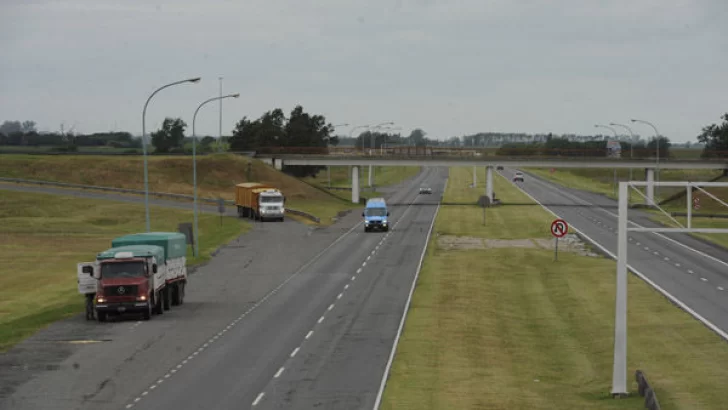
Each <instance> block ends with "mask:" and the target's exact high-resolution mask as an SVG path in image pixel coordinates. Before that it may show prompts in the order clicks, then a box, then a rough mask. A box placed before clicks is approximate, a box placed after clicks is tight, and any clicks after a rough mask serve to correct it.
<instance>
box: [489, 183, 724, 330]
mask: <svg viewBox="0 0 728 410" xmlns="http://www.w3.org/2000/svg"><path fill="white" fill-rule="evenodd" d="M514 172H515V170H511V169H506V170H504V171H503V172H502V173H501V175H503V176H504V177H506V178H508V179H509V181H512V177H513V173H514ZM525 174H526V180H525V182H523V183H517V185H518V186H519V187H520V188H521V189H523V190H524V191H525V192H527V193H528V194H529V195H531V196H532V197H534V198H535V199H536V200H538V201H539V202H541V203H542V204H544V205H545V206H547V208H549V209H550V210H551V211H553V212H554V213H556V214H557V215H559V216H560V217H561V218H563V219H565V220H566V221H567V222H568V223H569V224H570V225H572V226H575V227H576V228H577V229H579V230H580V231H582V232H583V233H584V234H586V235H587V236H589V237H590V238H592V239H593V240H595V241H596V242H598V243H599V244H600V245H602V246H603V247H604V248H606V249H607V250H609V251H610V252H612V253H613V254H615V255H616V254H617V202H616V201H614V200H612V199H610V198H607V197H605V196H601V195H595V194H593V193H587V192H583V191H578V190H575V189H570V188H564V187H561V186H559V185H557V184H554V183H551V182H548V181H546V180H543V179H540V178H536V177H534V176H533V175H531V174H528V173H525ZM629 219H630V221H632V222H635V223H638V224H640V225H642V226H658V224H656V223H654V222H650V221H648V214H647V213H645V212H642V211H639V210H635V209H630V211H629ZM544 229H548V227H544ZM628 238H629V243H628V245H629V246H628V260H627V263H628V265H629V266H630V267H631V268H633V269H635V270H637V271H639V272H640V273H642V274H643V275H645V276H646V277H647V278H648V279H649V280H651V281H653V282H654V283H656V284H657V285H658V286H659V287H661V288H662V289H664V290H665V291H667V292H668V293H670V294H671V295H672V296H674V297H675V298H677V299H678V300H679V301H681V302H682V303H684V304H685V305H686V306H687V307H688V308H690V309H692V310H693V311H695V312H696V313H697V314H699V315H700V316H702V317H703V318H705V319H706V320H708V321H709V322H710V323H712V324H713V325H715V326H716V327H717V328H718V329H720V330H722V331H723V332H728V263H726V261H728V251H726V250H724V249H722V248H720V247H718V246H714V245H710V244H707V243H705V242H704V241H701V240H698V239H696V238H693V237H691V236H690V235H688V234H671V235H670V236H669V237H667V236H665V235H663V234H655V233H647V232H644V233H642V232H631V233H630V234H629V235H628ZM632 303H634V301H633V302H632Z"/></svg>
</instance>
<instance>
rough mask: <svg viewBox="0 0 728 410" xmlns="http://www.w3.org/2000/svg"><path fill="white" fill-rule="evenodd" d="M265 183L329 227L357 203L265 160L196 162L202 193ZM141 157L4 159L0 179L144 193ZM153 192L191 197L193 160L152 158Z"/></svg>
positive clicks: (215, 194)
mask: <svg viewBox="0 0 728 410" xmlns="http://www.w3.org/2000/svg"><path fill="white" fill-rule="evenodd" d="M249 163H250V164H252V165H251V172H250V181H255V182H264V183H267V184H271V185H273V186H276V187H279V188H280V189H281V190H282V191H283V193H284V195H286V198H287V205H288V206H290V207H291V208H294V209H299V210H302V211H305V212H308V213H310V214H313V215H315V216H317V217H319V218H321V223H322V224H329V223H330V222H331V220H332V219H331V218H332V217H335V216H336V215H337V214H338V213H339V212H341V211H344V210H347V209H351V208H352V207H354V206H355V205H353V204H351V203H350V202H347V201H346V200H344V199H342V198H341V197H338V196H334V195H330V194H328V193H327V192H324V191H322V190H319V189H316V188H314V187H312V186H310V185H308V184H305V183H302V182H301V181H300V180H298V179H297V178H294V177H291V176H289V175H286V174H283V173H281V172H278V171H276V170H275V169H274V168H273V167H271V166H268V165H266V164H264V163H262V162H261V161H258V160H251V159H250V158H248V157H243V156H240V155H233V154H219V155H217V154H216V155H206V156H200V157H198V159H197V182H198V195H199V196H200V197H206V198H224V199H234V192H235V189H234V186H235V184H238V183H241V182H247V181H248V164H249ZM143 169H144V168H143V162H142V158H141V157H123V156H118V157H117V156H89V155H84V156H80V155H79V156H66V155H63V156H50V155H0V177H12V178H25V179H37V180H44V181H54V182H69V183H76V184H84V185H98V186H107V187H115V188H130V189H144V180H143V172H144V171H143ZM149 189H150V190H151V191H155V192H169V193H177V194H187V195H192V193H193V186H192V159H191V158H190V157H174V156H168V157H163V156H150V157H149Z"/></svg>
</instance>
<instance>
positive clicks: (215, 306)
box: [0, 168, 447, 410]
mask: <svg viewBox="0 0 728 410" xmlns="http://www.w3.org/2000/svg"><path fill="white" fill-rule="evenodd" d="M446 176H447V169H437V168H432V169H426V170H425V171H423V172H422V173H421V174H420V175H418V176H417V177H415V178H414V180H412V181H409V182H408V183H407V184H406V185H405V184H403V185H401V186H400V189H399V190H398V191H397V192H394V193H393V194H392V195H391V197H390V198H389V199H388V202H390V203H392V204H396V206H393V207H392V208H391V217H390V220H391V221H392V223H394V227H393V229H392V230H390V232H389V233H383V232H381V233H380V232H371V233H365V232H364V228H363V226H362V224H361V223H360V221H361V217H360V214H359V212H358V211H356V212H354V213H352V214H349V215H348V216H346V217H344V218H342V219H341V220H340V221H339V222H337V224H336V225H335V226H334V227H332V228H326V229H312V228H310V227H306V226H305V225H302V224H295V223H285V224H273V223H271V224H258V227H256V229H255V230H254V232H252V233H250V234H248V235H245V236H243V237H241V239H239V240H238V241H237V242H236V243H234V244H232V246H229V247H227V248H225V249H223V250H222V251H221V252H220V254H219V255H218V256H217V257H215V258H214V259H213V260H212V261H211V262H210V263H209V264H208V265H206V266H203V267H201V268H200V269H198V272H197V273H196V274H195V275H193V276H191V277H190V283H189V287H188V290H187V295H186V301H185V304H184V305H183V306H180V307H173V308H172V310H170V311H167V312H165V313H164V315H161V316H155V317H153V318H152V320H151V321H149V322H141V321H136V322H135V321H120V322H112V323H107V324H98V323H95V322H85V321H79V320H76V321H75V322H71V323H62V322H61V323H57V324H54V325H51V327H50V328H49V329H47V330H44V331H41V332H39V333H38V335H36V336H34V337H32V338H30V339H29V340H28V341H26V342H23V343H22V344H21V345H19V346H18V349H16V350H20V351H21V353H22V352H23V350H24V349H25V350H27V352H28V354H27V355H26V357H25V358H22V356H8V357H6V358H5V359H4V360H5V362H6V363H2V361H3V357H1V356H0V368H3V369H2V370H3V372H4V373H6V374H5V375H3V378H2V379H0V384H3V383H5V382H6V380H10V381H11V382H13V383H16V384H18V386H17V387H16V388H13V390H12V392H11V393H8V395H7V397H4V398H3V399H0V408H3V409H4V408H12V409H19V410H25V409H38V410H46V409H48V410H50V409H95V410H97V409H126V408H134V409H180V410H184V409H220V410H224V409H241V408H255V409H258V408H261V409H262V408H291V409H307V408H324V409H325V408H336V409H340V408H347V409H371V407H372V406H373V404H374V401H375V398H376V395H377V392H378V389H379V386H380V383H381V380H382V376H383V373H384V370H385V366H386V363H387V360H388V358H389V354H390V351H391V348H392V344H393V342H394V338H395V335H396V331H397V328H398V326H399V322H400V320H401V316H402V312H403V310H404V305H405V302H406V300H407V295H408V293H409V291H410V287H411V285H412V281H413V279H414V277H415V273H416V269H417V265H418V263H419V258H420V254H421V253H422V250H423V248H424V246H425V245H426V237H427V231H428V230H429V228H430V224H431V222H432V220H433V218H434V215H435V212H436V209H437V205H438V203H439V202H440V200H441V196H442V194H443V188H444V183H445V180H446ZM421 184H427V185H429V186H430V187H432V188H433V194H432V195H418V188H419V186H420V185H421ZM22 190H26V188H22ZM33 191H36V190H33ZM45 191H46V192H47V190H45ZM38 192H39V191H38ZM64 193H65V192H64ZM84 196H85V195H84ZM158 201H160V200H155V201H154V202H157V204H158V205H162V203H159V202H158ZM150 202H151V201H150ZM170 205H171V204H170ZM188 206H189V205H188ZM79 303H83V302H82V298H81V297H80V296H79ZM70 334H72V335H73V336H74V337H73V338H74V339H78V341H79V342H83V343H84V344H80V345H77V344H74V345H70V344H64V343H67V342H68V340H67V339H68V338H69V335H70ZM84 339H88V340H84ZM86 343H87V344H86ZM59 346H60V348H59ZM71 346H73V347H71ZM39 347H41V351H55V352H62V353H63V354H64V355H67V357H65V358H64V359H63V360H62V361H60V362H59V363H55V362H54V363H53V370H52V371H38V372H36V373H37V374H35V375H34V376H33V377H32V379H30V380H25V379H23V380H22V383H21V382H20V381H13V380H12V377H13V375H18V374H22V373H23V372H30V371H31V370H33V369H28V366H27V364H23V363H24V362H26V363H30V362H31V361H32V358H31V357H30V355H31V354H32V353H31V352H33V351H36V350H37V349H38V348H39ZM53 349H62V350H53ZM59 354H60V353H59ZM36 355H37V354H36ZM50 356H51V355H46V356H45V357H44V360H47V361H48V362H49V363H50V362H51V361H52V359H53V358H52V357H50ZM35 366H37V367H42V366H43V365H42V363H38V364H35ZM9 369H10V371H7V370H9ZM12 371H14V372H15V373H12ZM18 377H20V376H18Z"/></svg>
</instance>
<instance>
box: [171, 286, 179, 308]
mask: <svg viewBox="0 0 728 410" xmlns="http://www.w3.org/2000/svg"><path fill="white" fill-rule="evenodd" d="M170 291H171V292H172V306H179V284H178V283H175V284H173V285H172V287H171V289H170Z"/></svg>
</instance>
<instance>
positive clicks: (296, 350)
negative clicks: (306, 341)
mask: <svg viewBox="0 0 728 410" xmlns="http://www.w3.org/2000/svg"><path fill="white" fill-rule="evenodd" d="M299 350H301V348H300V347H297V348H295V349H293V351H292V352H291V357H296V353H298V351H299Z"/></svg>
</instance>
